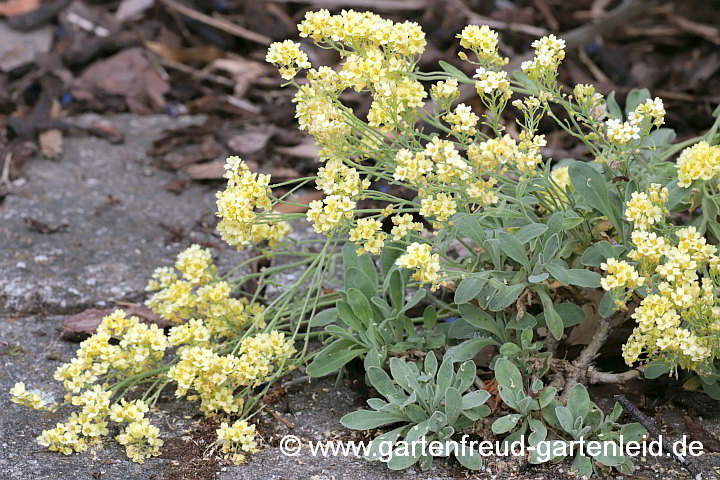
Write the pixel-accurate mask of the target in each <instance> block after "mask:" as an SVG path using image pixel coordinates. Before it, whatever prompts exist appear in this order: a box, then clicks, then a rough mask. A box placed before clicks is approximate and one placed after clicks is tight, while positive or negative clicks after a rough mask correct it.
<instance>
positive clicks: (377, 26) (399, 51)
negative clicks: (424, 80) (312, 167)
mask: <svg viewBox="0 0 720 480" xmlns="http://www.w3.org/2000/svg"><path fill="white" fill-rule="evenodd" d="M298 29H299V31H300V36H302V37H310V38H312V39H313V40H314V41H315V42H317V43H318V44H321V45H327V46H328V47H331V48H335V49H336V50H337V51H338V52H339V53H340V55H341V57H342V58H344V62H343V65H342V70H341V71H340V72H339V73H338V76H339V78H340V79H341V81H340V82H337V83H336V85H337V86H338V88H336V89H332V93H331V94H330V95H329V96H328V95H327V94H325V93H324V92H323V88H322V86H321V85H318V84H317V83H315V82H312V81H311V84H310V87H309V88H306V89H303V88H301V91H303V90H304V91H303V95H302V97H301V98H297V100H298V114H299V116H301V117H302V116H307V114H306V112H307V111H308V110H309V109H308V108H307V107H304V108H303V112H302V113H301V112H300V103H305V104H309V103H319V104H322V103H325V104H329V105H326V106H327V107H329V108H326V109H319V108H311V109H310V110H312V115H310V117H312V123H310V122H307V121H305V122H302V121H301V127H302V126H305V127H307V129H308V130H309V131H310V133H311V134H312V135H313V136H315V138H316V139H317V140H318V142H319V143H320V144H321V145H326V144H330V143H338V142H341V139H340V137H342V136H346V135H347V133H348V132H347V131H337V129H335V128H331V129H328V128H321V129H320V130H321V131H318V132H314V131H313V129H315V128H317V126H316V124H317V123H319V124H321V125H322V124H323V123H324V120H325V118H324V116H325V115H326V112H333V110H335V111H338V112H339V110H338V109H337V107H334V106H333V105H334V104H337V101H336V99H337V98H336V97H337V95H338V94H339V93H340V91H342V90H343V89H345V88H348V87H352V88H354V89H355V90H356V91H358V92H361V91H365V90H369V91H370V92H371V94H372V96H373V103H372V105H371V107H370V112H369V113H368V124H369V125H370V126H373V127H378V128H380V129H381V130H388V131H389V130H393V129H395V128H398V127H400V126H407V125H408V124H409V123H410V121H411V120H410V119H411V117H412V115H413V113H414V112H415V111H416V109H417V108H421V107H422V106H423V99H424V98H425V97H427V92H426V91H425V89H424V88H423V85H422V84H421V83H420V82H419V81H417V80H415V79H414V78H412V77H411V76H409V75H408V73H409V72H410V71H411V70H412V69H413V67H414V63H415V62H414V60H413V58H414V57H415V56H417V55H420V54H422V52H423V51H424V50H425V45H426V43H427V42H426V40H425V33H424V32H423V31H422V29H421V28H420V26H419V25H418V24H417V23H414V22H403V23H394V22H393V21H391V20H386V19H383V18H382V17H380V16H378V15H375V14H374V13H370V12H355V11H353V10H343V11H342V12H341V13H340V14H339V15H330V13H329V12H328V11H327V10H320V11H318V12H308V13H307V14H306V16H305V19H304V20H303V22H302V23H300V25H298ZM298 93H300V92H298ZM323 97H324V101H322V100H321V101H319V102H318V100H319V99H321V98H323ZM310 100H313V101H314V102H311V101H310ZM338 123H340V122H338V121H337V120H336V119H331V120H330V123H329V125H327V127H336V126H338ZM333 137H336V138H333Z"/></svg>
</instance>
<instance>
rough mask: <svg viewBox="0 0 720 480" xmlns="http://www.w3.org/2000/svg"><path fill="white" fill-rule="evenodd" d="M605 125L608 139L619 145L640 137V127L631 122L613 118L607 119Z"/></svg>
mask: <svg viewBox="0 0 720 480" xmlns="http://www.w3.org/2000/svg"><path fill="white" fill-rule="evenodd" d="M605 127H606V128H607V138H608V140H610V141H611V142H612V143H615V144H617V145H625V144H627V143H629V142H630V141H632V140H637V139H639V138H640V127H638V126H637V125H635V124H632V123H630V122H624V123H623V122H622V121H621V120H618V119H615V118H611V119H609V120H606V121H605Z"/></svg>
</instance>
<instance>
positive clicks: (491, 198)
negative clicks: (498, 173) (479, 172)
mask: <svg viewBox="0 0 720 480" xmlns="http://www.w3.org/2000/svg"><path fill="white" fill-rule="evenodd" d="M496 184H497V179H496V178H494V177H491V178H489V179H488V180H477V181H476V182H473V183H471V184H470V185H468V189H467V193H468V197H470V199H471V200H472V201H473V202H474V203H476V204H479V205H482V206H487V205H492V204H494V203H497V202H498V200H499V197H498V194H497V192H496V191H495V190H493V187H495V185H496Z"/></svg>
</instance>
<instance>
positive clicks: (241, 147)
mask: <svg viewBox="0 0 720 480" xmlns="http://www.w3.org/2000/svg"><path fill="white" fill-rule="evenodd" d="M272 135H273V132H242V133H240V134H238V135H234V136H233V137H232V138H230V139H229V140H228V142H227V144H228V147H230V150H232V152H233V153H234V154H238V155H252V154H253V153H257V152H259V151H260V150H262V149H263V148H265V146H266V145H267V143H268V141H269V140H270V137H272Z"/></svg>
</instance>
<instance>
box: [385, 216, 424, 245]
mask: <svg viewBox="0 0 720 480" xmlns="http://www.w3.org/2000/svg"><path fill="white" fill-rule="evenodd" d="M392 223H393V225H394V226H393V228H392V230H391V231H390V233H391V234H392V235H393V240H395V241H398V240H401V239H403V238H405V236H406V235H407V234H408V233H410V232H411V231H417V232H422V231H423V224H422V223H420V222H413V216H412V215H410V214H409V213H406V214H403V215H395V216H393V217H392Z"/></svg>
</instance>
